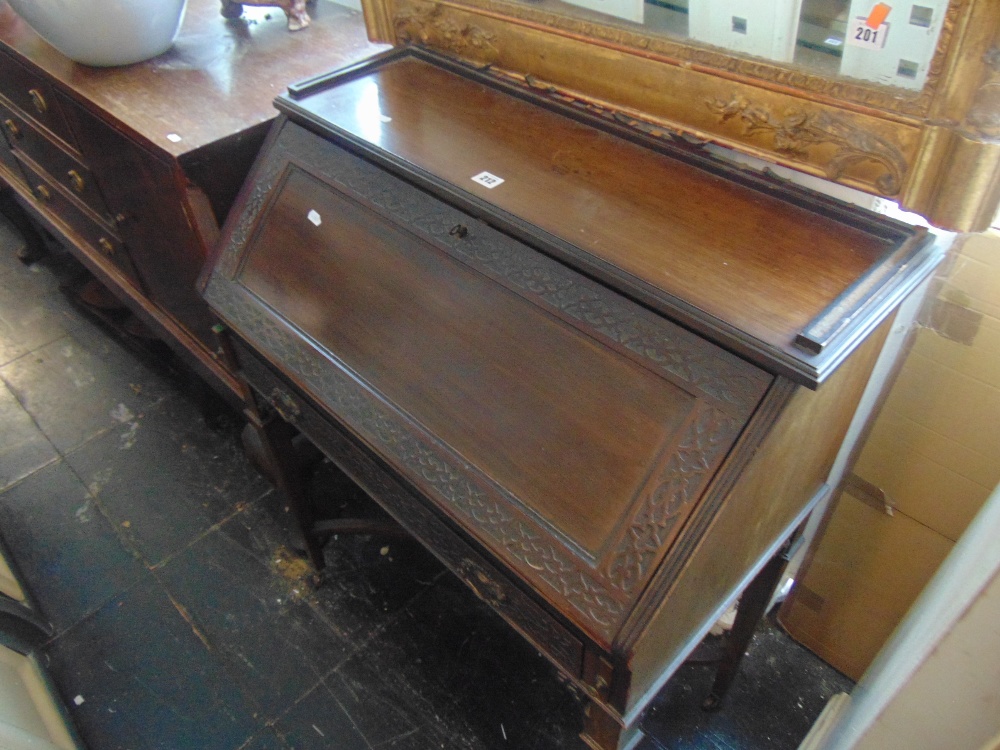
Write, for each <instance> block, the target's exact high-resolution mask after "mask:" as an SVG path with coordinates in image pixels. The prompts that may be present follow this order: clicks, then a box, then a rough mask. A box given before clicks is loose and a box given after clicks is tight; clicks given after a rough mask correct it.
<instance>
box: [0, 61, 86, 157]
mask: <svg viewBox="0 0 1000 750" xmlns="http://www.w3.org/2000/svg"><path fill="white" fill-rule="evenodd" d="M0 94H2V95H3V96H5V97H7V99H9V100H10V102H11V103H12V104H13V105H14V106H15V107H17V108H18V109H20V110H21V111H22V112H23V113H25V114H27V115H28V116H30V117H31V118H33V119H34V120H35V121H36V122H38V123H40V124H41V125H43V126H44V127H46V128H48V129H49V131H51V132H52V133H54V134H55V135H56V136H58V137H59V138H61V139H62V140H63V141H65V142H66V143H67V144H69V145H70V146H71V147H72V148H76V140H75V139H74V138H73V132H72V131H71V130H70V128H69V125H68V124H67V122H66V118H65V116H64V115H63V112H62V109H61V108H60V107H59V102H57V101H56V97H55V92H54V90H53V88H52V87H51V86H50V85H49V84H48V82H47V81H46V80H45V78H43V77H42V76H41V75H40V74H38V73H36V72H34V71H33V70H29V69H28V68H26V67H25V66H23V65H21V64H20V63H19V62H17V61H16V60H14V59H12V58H11V57H10V56H9V55H7V54H6V53H0Z"/></svg>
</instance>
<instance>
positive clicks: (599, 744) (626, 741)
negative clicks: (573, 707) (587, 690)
mask: <svg viewBox="0 0 1000 750" xmlns="http://www.w3.org/2000/svg"><path fill="white" fill-rule="evenodd" d="M642 737H643V734H642V730H640V729H639V725H638V723H636V724H633V725H632V726H630V727H626V726H625V725H624V724H622V722H621V719H619V718H618V717H616V716H614V715H613V714H611V713H610V712H609V711H608V710H607V709H606V708H605V707H604V706H602V705H601V704H600V703H597V702H596V701H589V702H588V703H587V706H586V708H584V709H583V732H582V733H581V734H580V739H581V740H583V742H584V744H586V745H587V747H589V748H592V750H632V748H635V747H637V746H638V745H639V742H640V741H641V740H642Z"/></svg>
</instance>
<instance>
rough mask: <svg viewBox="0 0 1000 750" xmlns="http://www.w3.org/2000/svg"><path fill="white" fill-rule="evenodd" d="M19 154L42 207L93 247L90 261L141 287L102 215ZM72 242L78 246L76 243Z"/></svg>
mask: <svg viewBox="0 0 1000 750" xmlns="http://www.w3.org/2000/svg"><path fill="white" fill-rule="evenodd" d="M16 156H17V159H18V161H19V162H20V164H21V169H22V170H23V171H24V174H25V177H26V178H27V180H28V184H29V186H30V187H31V192H32V194H33V195H34V196H35V199H36V200H37V201H38V205H39V206H40V207H41V208H42V210H43V211H44V212H45V213H46V214H47V215H48V216H49V217H50V218H51V219H53V220H54V221H55V222H57V223H59V224H62V225H63V226H65V227H66V228H67V229H68V230H70V231H71V232H72V233H73V234H74V235H76V238H77V239H79V240H83V242H84V243H85V244H86V245H87V246H88V248H89V249H90V252H89V253H88V255H89V257H90V258H91V260H93V261H94V262H96V263H98V264H99V265H101V266H103V267H105V268H108V269H109V270H111V269H113V270H115V271H117V272H118V274H119V275H121V276H123V277H124V278H125V279H126V280H127V281H128V282H129V283H131V284H132V286H134V287H136V288H138V289H141V288H142V284H141V283H140V281H139V276H138V274H136V272H135V268H134V267H133V265H132V261H131V259H130V258H129V256H128V251H127V249H126V248H125V245H124V244H123V243H122V241H121V239H119V237H118V236H117V235H116V234H115V233H114V232H113V231H112V230H111V229H110V228H109V227H108V226H107V225H105V224H104V222H103V221H102V220H101V219H100V218H99V217H97V216H96V215H94V214H93V213H91V212H90V211H89V210H88V209H87V208H86V207H85V206H84V205H82V204H81V203H79V202H77V200H76V199H74V198H72V197H70V196H69V194H68V191H67V190H66V189H65V188H62V187H60V186H57V185H55V184H53V183H52V182H51V181H50V180H49V179H48V177H47V175H45V173H44V172H42V171H41V170H40V169H39V167H38V165H36V164H34V163H32V162H31V160H30V159H28V158H26V157H25V156H24V155H23V154H16ZM71 244H73V245H76V246H78V245H79V243H77V242H74V243H71Z"/></svg>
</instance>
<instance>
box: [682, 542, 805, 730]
mask: <svg viewBox="0 0 1000 750" xmlns="http://www.w3.org/2000/svg"><path fill="white" fill-rule="evenodd" d="M802 529H803V527H801V526H800V527H799V528H798V529H796V530H795V533H794V534H792V536H791V537H790V538H789V539H788V541H787V542H785V544H784V545H783V546H782V548H781V549H780V550H779V551H778V553H777V554H775V555H774V557H772V558H771V559H770V560H768V561H767V564H766V565H764V567H763V568H762V569H761V571H760V572H759V573H758V574H757V575H756V576H755V577H754V579H753V581H751V582H750V585H749V586H747V588H746V590H745V591H744V592H743V595H742V596H741V597H740V605H739V607H738V608H737V610H736V619H735V621H734V622H733V627H732V630H730V631H729V633H728V634H727V635H726V638H725V641H724V644H723V652H722V660H721V662H720V663H719V668H718V670H717V671H716V673H715V682H714V684H713V685H712V691H711V692H710V693H709V694H708V697H707V698H705V700H704V702H703V703H702V704H701V707H702V708H703V709H705V710H706V711H714V710H716V709H718V708H719V707H721V705H722V701H723V699H724V698H725V697H726V693H727V692H728V691H729V688H730V686H731V685H732V684H733V678H735V677H736V673H737V672H738V671H739V668H740V662H741V661H742V660H743V656H744V654H746V651H747V646H749V645H750V639H751V638H753V634H754V631H755V630H756V629H757V624H758V623H759V622H760V618H761V617H763V616H764V611H765V610H766V609H767V605H768V602H770V601H771V597H772V596H773V595H774V590H775V588H776V587H777V585H778V582H779V581H781V576H782V574H783V573H784V572H785V568H786V567H787V566H788V561H789V560H791V559H792V556H793V555H794V554H795V551H796V549H797V548H798V545H799V542H800V540H801V537H802Z"/></svg>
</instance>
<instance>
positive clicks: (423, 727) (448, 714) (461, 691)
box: [325, 579, 580, 750]
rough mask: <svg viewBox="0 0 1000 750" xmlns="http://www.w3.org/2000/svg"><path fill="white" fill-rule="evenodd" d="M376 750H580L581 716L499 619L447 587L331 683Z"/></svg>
mask: <svg viewBox="0 0 1000 750" xmlns="http://www.w3.org/2000/svg"><path fill="white" fill-rule="evenodd" d="M325 681H326V683H327V685H328V687H329V689H330V690H331V691H332V692H333V694H334V695H335V696H336V697H337V699H338V700H339V701H340V702H341V704H342V705H344V707H345V708H346V709H347V711H348V713H350V715H351V718H352V719H353V720H354V722H355V724H356V725H357V726H358V728H359V729H360V730H361V732H362V734H364V736H365V738H366V739H367V740H368V742H369V744H371V745H372V747H375V748H381V747H414V748H416V747H420V746H421V744H420V743H421V742H423V743H427V744H426V745H425V746H434V745H432V744H431V743H433V742H436V741H438V738H440V737H444V738H445V741H446V742H447V746H448V747H453V746H458V747H469V748H477V749H487V748H489V749H492V748H497V749H498V750H499V749H500V748H503V749H504V750H508V749H509V748H512V747H517V748H522V749H523V750H543V749H546V750H547V749H552V750H554V749H556V748H573V750H576V749H577V748H578V747H579V740H578V738H577V735H578V733H579V731H580V726H579V715H580V706H579V704H578V702H577V700H576V697H575V695H574V694H573V693H572V692H571V691H570V689H569V688H568V687H567V686H566V685H565V684H564V683H563V682H562V681H561V679H560V678H559V677H558V676H557V673H556V670H555V668H554V667H552V666H551V665H550V664H549V663H548V662H547V661H545V660H544V658H543V657H541V656H540V655H539V654H538V653H537V652H536V651H535V650H534V649H532V648H531V647H530V646H529V645H528V644H527V643H526V642H525V641H524V640H523V639H522V638H521V637H520V636H518V635H517V634H516V633H515V632H514V631H513V630H512V629H511V628H510V627H509V626H507V625H506V623H504V622H503V621H502V620H501V619H500V618H499V617H498V616H497V615H496V614H495V613H493V612H492V611H490V610H489V609H488V608H487V607H486V606H485V605H484V604H482V603H481V602H479V601H478V600H477V599H475V597H474V596H473V595H472V594H471V593H469V592H467V591H465V590H464V587H463V586H462V584H461V583H459V582H458V581H457V580H449V579H443V580H442V582H441V583H439V584H438V585H436V586H434V587H433V588H431V589H430V590H429V591H427V592H426V593H425V594H423V595H422V596H420V597H419V598H417V599H416V600H415V601H414V602H412V603H411V604H410V605H409V606H407V607H406V609H405V610H404V611H403V612H402V613H401V614H400V616H399V617H398V618H397V619H396V620H394V621H393V623H392V624H391V625H390V626H389V627H388V628H387V629H386V630H385V632H384V633H382V634H380V635H379V636H377V637H376V638H374V639H373V640H372V641H370V642H369V643H368V644H366V645H365V647H364V648H363V649H361V650H360V651H358V652H357V653H356V654H355V655H354V656H352V657H351V659H349V660H348V661H347V662H346V663H345V664H344V665H342V666H340V667H338V668H337V670H336V671H335V672H334V673H333V674H332V675H330V676H328V677H327V678H326V680H325Z"/></svg>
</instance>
